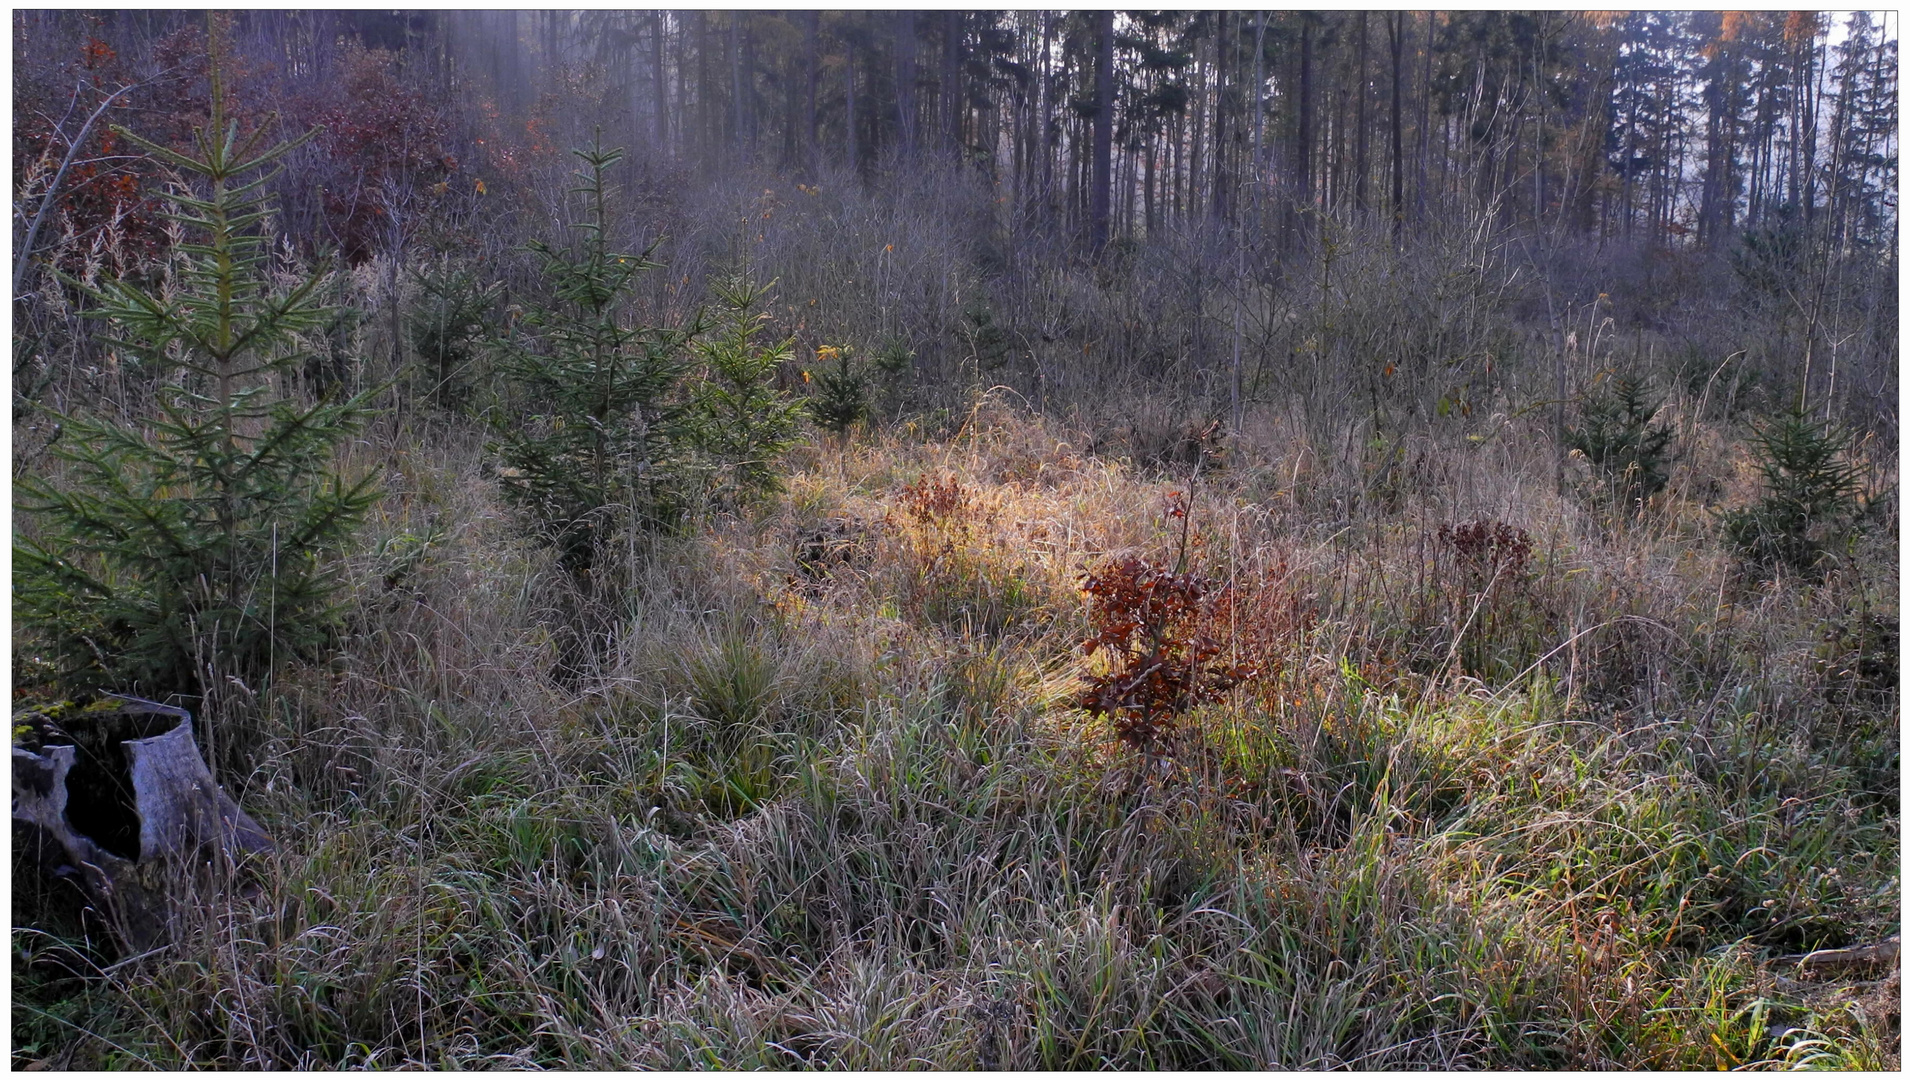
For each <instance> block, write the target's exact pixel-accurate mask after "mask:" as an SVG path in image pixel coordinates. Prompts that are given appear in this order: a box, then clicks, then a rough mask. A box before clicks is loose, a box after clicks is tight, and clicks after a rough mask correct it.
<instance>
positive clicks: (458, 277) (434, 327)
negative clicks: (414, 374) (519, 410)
mask: <svg viewBox="0 0 1910 1080" xmlns="http://www.w3.org/2000/svg"><path fill="white" fill-rule="evenodd" d="M414 276H415V279H416V281H417V284H418V290H419V298H418V302H417V304H416V305H415V306H414V307H413V308H412V310H411V314H410V318H409V319H408V320H407V326H406V331H407V336H408V337H409V338H410V342H411V349H412V351H413V352H414V353H416V354H417V357H418V363H419V366H420V369H421V372H422V374H423V377H424V382H425V386H426V392H427V393H428V395H429V396H430V399H431V400H432V401H433V402H435V403H437V405H438V407H439V408H443V409H456V408H459V407H461V406H463V405H464V404H465V403H466V402H468V401H469V400H470V398H471V393H472V389H473V386H472V383H473V381H474V380H473V374H474V368H475V366H476V364H477V362H478V361H479V359H480V357H481V354H482V352H483V348H484V342H485V341H486V340H487V339H488V338H489V337H490V335H491V332H492V325H491V324H492V316H491V309H492V307H493V306H494V305H495V304H496V303H497V295H498V292H499V289H500V288H501V286H500V285H499V283H496V282H491V283H488V284H487V283H482V282H480V281H478V278H477V274H476V272H475V271H474V270H473V269H472V268H471V267H468V266H460V265H457V264H456V263H453V262H451V261H450V260H444V261H441V262H438V263H435V264H433V265H432V266H430V267H428V268H426V269H425V270H424V271H422V272H419V273H417V274H415V275H414Z"/></svg>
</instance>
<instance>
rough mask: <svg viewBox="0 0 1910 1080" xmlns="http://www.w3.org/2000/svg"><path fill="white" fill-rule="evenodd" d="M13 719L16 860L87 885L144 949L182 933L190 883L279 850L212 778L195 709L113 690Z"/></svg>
mask: <svg viewBox="0 0 1910 1080" xmlns="http://www.w3.org/2000/svg"><path fill="white" fill-rule="evenodd" d="M13 723H14V745H13V829H14V852H15V856H16V858H21V857H24V858H25V859H27V860H29V861H31V862H33V863H37V865H38V867H39V869H40V871H41V872H42V873H44V874H46V875H48V876H50V877H51V878H53V879H55V880H64V881H69V882H71V883H72V884H74V885H77V886H78V887H79V890H80V892H81V893H82V894H83V896H84V898H85V900H86V902H87V903H89V904H90V905H91V906H92V907H93V908H94V909H95V910H96V911H98V912H99V914H101V915H102V916H104V917H105V921H106V923H107V925H108V926H110V927H112V928H113V930H114V932H115V933H116V934H118V936H119V937H120V939H121V941H122V942H123V943H124V944H125V946H126V947H127V948H128V949H130V950H131V951H133V952H144V951H146V950H148V949H151V948H153V947H155V946H156V945H159V944H162V943H163V942H165V941H166V940H167V939H168V938H169V937H170V936H171V932H172V929H173V926H174V922H175V920H176V919H177V917H178V916H179V914H180V913H181V909H182V903H183V901H184V900H185V896H184V895H183V892H184V889H185V887H186V885H187V884H188V883H190V882H193V881H195V880H204V879H206V878H207V876H208V874H210V875H211V876H212V878H213V879H214V880H219V879H221V878H224V876H225V875H224V874H223V873H222V872H225V871H230V870H233V869H235V868H238V867H241V866H242V865H243V863H244V862H245V860H246V859H247V858H248V857H249V856H252V855H257V854H261V853H265V852H269V851H271V850H273V844H272V840H271V838H270V837H268V836H266V834H265V830H263V829H261V828H260V827H259V824H258V822H256V821H254V820H252V818H251V816H250V815H248V814H247V813H246V812H245V811H244V810H241V809H240V808H239V804H238V803H236V802H234V801H233V800H232V797H231V796H230V795H227V794H226V792H225V790H224V789H223V788H221V787H220V786H219V785H218V783H217V782H215V781H214V780H213V778H212V772H211V770H210V769H208V768H207V767H206V762H205V758H204V757H202V756H201V755H200V753H199V744H198V742H197V740H196V739H195V738H194V735H193V725H192V715H191V714H190V713H188V712H187V711H186V710H184V709H179V708H174V707H172V706H170V705H161V704H159V703H158V702H153V701H144V700H141V699H139V698H129V697H118V696H111V697H106V698H102V699H101V700H99V701H97V702H92V703H88V704H77V703H70V702H69V703H65V704H62V705H59V706H53V707H48V708H44V709H31V710H27V711H24V712H20V713H16V714H15V715H14V718H13ZM226 880H229V878H227V879H226Z"/></svg>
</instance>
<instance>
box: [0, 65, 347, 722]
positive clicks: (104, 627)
mask: <svg viewBox="0 0 1910 1080" xmlns="http://www.w3.org/2000/svg"><path fill="white" fill-rule="evenodd" d="M215 36H216V35H215ZM214 49H215V52H214V57H213V63H212V65H211V69H212V70H211V84H212V85H211V103H212V104H211V117H210V122H209V123H208V124H207V126H206V127H204V128H202V129H199V130H198V131H197V132H196V133H195V135H194V147H193V150H192V152H191V153H184V154H182V153H176V152H174V151H172V150H170V149H167V148H165V147H163V146H159V145H157V144H155V143H152V142H150V141H147V140H145V139H142V138H140V137H138V136H137V135H134V134H132V133H131V132H127V131H124V130H123V129H122V130H121V131H120V133H121V135H122V136H123V137H125V138H127V139H128V140H130V141H132V142H134V143H136V144H137V145H139V146H140V147H141V148H143V149H144V150H145V151H146V152H147V153H149V154H152V155H153V156H154V157H156V158H158V159H160V160H161V161H163V162H165V163H166V164H168V165H170V166H172V167H173V168H174V169H176V170H177V171H178V173H179V174H180V175H181V176H182V177H184V178H186V179H187V180H188V181H189V182H190V185H191V187H190V190H175V191H173V192H172V193H170V194H167V195H166V196H164V197H165V199H166V200H167V202H168V203H170V205H171V212H172V217H173V220H174V221H176V222H177V223H178V225H179V226H180V227H181V229H182V230H183V235H184V237H185V239H184V242H183V243H181V244H180V245H179V246H178V247H177V249H176V250H175V251H174V253H173V265H172V266H171V268H170V271H169V274H168V278H169V282H168V284H167V285H166V286H165V287H164V288H163V289H160V290H158V291H149V290H147V289H144V288H141V287H140V286H138V285H135V284H133V283H131V282H127V281H117V282H108V283H105V284H103V285H102V286H100V288H99V289H98V290H97V291H95V292H94V293H93V296H94V299H95V300H96V302H97V306H96V307H95V308H94V309H93V310H92V312H91V314H92V315H93V316H95V317H99V318H103V319H105V320H107V321H108V323H109V325H110V327H111V331H110V333H111V338H110V339H109V341H108V342H107V344H108V347H110V348H113V349H116V350H118V351H120V352H121V354H122V355H124V356H126V357H128V358H129V359H130V360H133V361H136V362H137V363H138V364H139V365H140V366H141V367H143V368H144V369H145V370H147V371H151V372H154V373H156V374H157V375H158V377H159V378H160V379H161V381H162V384H161V387H160V389H159V392H158V394H157V403H156V415H151V416H146V417H139V418H121V419H115V418H112V417H109V416H104V415H92V416H82V415H67V416H61V417H59V418H58V419H59V422H60V424H61V425H62V430H63V435H62V437H61V438H60V440H59V441H58V443H57V444H56V445H55V446H54V448H53V451H52V452H53V455H54V456H55V457H57V458H58V459H59V460H60V461H62V462H63V463H65V465H66V469H65V470H64V472H65V475H64V476H60V477H54V476H26V477H23V478H21V479H20V480H19V481H18V485H17V488H16V498H17V500H18V503H17V505H18V507H19V509H20V510H22V511H23V512H24V513H25V514H27V515H29V516H31V518H32V519H33V520H34V522H35V524H36V526H37V529H36V530H35V535H34V536H33V537H32V538H30V539H24V538H21V539H16V544H15V548H14V615H15V618H16V619H17V620H18V621H19V623H20V624H22V625H23V626H24V627H26V628H28V629H29V635H28V640H29V641H32V642H34V643H36V644H38V645H40V646H43V647H44V648H45V649H46V653H45V654H43V655H44V658H45V659H48V660H51V661H52V662H54V663H55V664H56V665H57V666H58V671H59V674H60V675H61V676H63V680H62V681H63V682H64V683H65V684H66V685H67V686H68V688H69V689H74V690H92V689H111V690H124V691H132V692H135V693H141V694H146V695H149V696H155V697H157V696H163V695H167V694H181V695H187V696H191V697H199V696H201V695H203V694H204V693H205V691H206V690H207V688H208V687H209V686H211V685H214V684H215V683H222V682H223V681H224V680H226V679H232V678H236V679H238V680H240V681H242V682H243V683H245V684H246V685H248V686H250V687H253V688H255V689H256V688H257V687H258V686H259V685H260V682H261V680H263V679H265V678H267V677H269V676H270V675H271V673H272V670H273V668H274V667H275V666H276V665H278V664H280V663H283V662H284V661H287V660H290V659H293V658H295V657H299V656H301V655H307V654H309V653H310V652H311V651H312V650H313V649H315V648H316V647H318V646H319V645H321V644H322V643H323V642H324V641H325V640H326V638H327V636H328V634H329V633H330V631H331V630H332V629H333V627H334V624H335V618H334V615H335V605H334V599H335V595H336V591H337V587H338V586H337V582H336V580H335V578H334V576H333V575H332V573H331V562H332V560H331V556H333V555H335V554H336V553H337V551H338V550H339V548H340V547H341V546H342V545H343V544H344V543H345V542H346V541H347V539H348V538H349V537H350V535H351V533H352V531H353V530H354V528H355V527H356V525H357V523H358V522H359V520H360V519H361V518H362V516H363V514H364V512H365V511H366V509H367V508H368V507H369V505H370V503H371V501H372V498H373V493H372V486H371V478H369V477H367V478H365V479H363V480H359V481H357V482H348V481H346V480H345V479H344V478H342V477H341V476H340V475H339V474H338V472H337V471H336V468H335V465H334V452H335V449H336V447H337V444H338V442H339V440H341V439H342V438H344V437H345V436H347V435H348V434H350V433H351V432H353V431H355V430H357V428H358V427H359V425H360V424H361V423H362V421H363V419H364V417H365V416H366V414H367V411H368V409H367V406H368V402H367V399H366V396H365V395H363V394H361V395H358V396H355V397H351V398H349V399H345V400H339V399H338V398H336V397H328V398H326V399H324V400H320V401H318V402H317V403H315V404H312V403H307V402H304V401H301V400H300V399H299V398H297V397H295V396H293V394H292V393H291V392H290V382H291V376H292V373H293V372H294V371H295V370H296V369H297V368H298V366H299V365H300V364H301V363H302V362H303V361H304V360H305V359H306V353H305V351H303V350H302V348H301V346H300V335H301V334H305V333H308V332H310V331H312V330H314V329H316V328H319V327H321V326H323V325H324V324H325V322H326V320H327V318H328V316H329V314H330V312H329V311H328V309H327V308H325V307H324V306H323V305H322V304H321V303H320V302H319V300H318V299H317V298H318V296H319V295H320V290H321V286H322V284H323V283H324V281H325V280H326V278H327V276H328V275H327V274H325V273H323V272H313V273H310V274H307V275H305V276H303V277H302V278H301V279H299V280H298V281H297V282H296V283H295V284H292V285H291V286H290V287H289V288H287V287H282V286H280V285H277V284H275V283H274V281H273V275H272V273H271V272H270V271H271V265H270V264H271V261H272V259H273V257H274V256H273V250H272V237H271V236H270V234H269V227H268V220H269V219H268V212H269V204H268V200H267V198H266V196H265V194H264V191H265V185H266V184H267V183H268V182H269V181H270V180H271V178H272V176H273V175H274V174H275V173H276V170H275V169H270V168H269V167H270V166H271V165H272V164H273V163H274V162H276V161H277V160H278V159H280V158H282V157H283V156H284V155H285V154H286V153H287V152H289V151H290V150H292V149H293V148H294V147H296V146H297V145H299V144H300V143H302V142H303V141H305V139H308V138H310V137H311V133H308V134H307V135H306V136H305V137H304V138H301V139H295V140H292V141H289V142H283V143H280V144H278V145H275V146H270V147H268V148H265V149H261V144H262V143H263V142H264V139H265V134H266V133H267V132H268V131H271V130H272V129H273V128H274V124H273V122H272V121H271V120H270V119H268V120H267V121H266V122H264V123H261V124H260V125H258V127H257V129H256V130H254V131H253V132H251V133H249V134H241V132H240V131H239V127H238V125H237V124H236V123H235V122H233V121H231V120H230V119H228V117H227V116H226V113H225V108H224V93H223V86H222V85H221V80H220V73H219V68H218V63H217V61H218V56H217V44H216V42H215V45H214ZM16 640H19V639H16ZM19 647H20V646H18V645H16V648H19Z"/></svg>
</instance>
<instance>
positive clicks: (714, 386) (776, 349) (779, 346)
mask: <svg viewBox="0 0 1910 1080" xmlns="http://www.w3.org/2000/svg"><path fill="white" fill-rule="evenodd" d="M768 292H769V290H768V288H767V287H761V288H759V287H756V286H754V285H752V284H750V282H749V279H748V278H747V277H746V276H744V275H738V276H736V277H734V278H732V279H730V280H729V281H726V282H723V283H721V284H719V285H717V286H716V297H717V304H718V310H719V312H720V314H719V320H720V328H719V329H718V330H717V331H716V332H715V333H713V334H711V335H710V336H707V337H704V338H700V339H698V340H697V341H696V342H695V343H694V346H693V349H694V352H695V355H696V357H697V360H698V361H699V362H700V364H701V365H702V371H701V372H700V377H699V379H698V381H697V383H696V386H695V389H694V391H693V393H692V400H693V402H694V410H693V413H692V416H691V418H690V419H691V437H692V440H693V442H694V444H695V446H696V448H697V450H698V451H699V452H700V453H701V454H702V456H703V460H704V463H705V466H706V468H705V471H706V472H707V473H708V483H709V485H710V490H711V492H712V494H714V495H716V496H717V497H719V498H730V499H737V500H748V499H752V498H755V497H757V496H760V495H765V494H770V493H773V492H777V491H780V490H782V479H781V477H780V476H779V475H778V473H777V470H776V463H777V459H779V458H781V457H782V455H783V454H784V453H785V452H787V451H788V450H789V448H790V447H791V446H794V445H795V444H796V437H797V431H798V429H799V427H800V424H801V415H802V405H801V403H800V402H797V401H795V400H792V399H791V398H790V397H789V396H788V395H787V394H784V393H783V392H782V391H780V390H778V389H776V385H775V379H776V371H777V369H778V368H780V367H781V366H782V365H783V364H785V363H787V362H788V361H789V358H790V352H791V349H792V347H793V345H794V342H792V341H791V340H790V339H788V338H784V339H782V340H780V341H777V342H776V343H774V344H772V345H767V346H765V345H761V344H758V343H757V341H756V337H757V335H758V334H760V333H761V332H762V330H763V324H764V323H765V322H766V321H767V320H768V319H769V315H768V313H767V312H765V311H763V310H762V306H763V298H764V297H765V296H766V295H768Z"/></svg>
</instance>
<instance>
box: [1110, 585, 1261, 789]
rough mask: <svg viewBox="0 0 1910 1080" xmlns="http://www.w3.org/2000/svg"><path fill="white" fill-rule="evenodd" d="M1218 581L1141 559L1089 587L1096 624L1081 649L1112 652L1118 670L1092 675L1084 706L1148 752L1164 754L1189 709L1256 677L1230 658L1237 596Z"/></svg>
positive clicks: (1123, 738) (1132, 743) (1120, 735)
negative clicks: (1229, 640)
mask: <svg viewBox="0 0 1910 1080" xmlns="http://www.w3.org/2000/svg"><path fill="white" fill-rule="evenodd" d="M1217 584H1218V583H1217V582H1214V581H1213V580H1211V579H1209V578H1205V577H1202V576H1200V575H1198V574H1191V573H1177V572H1175V571H1173V570H1169V569H1166V568H1164V567H1158V566H1155V565H1153V564H1151V563H1148V562H1145V561H1143V560H1140V559H1135V558H1127V559H1116V560H1113V561H1110V562H1108V563H1106V564H1104V565H1103V566H1101V567H1100V569H1098V570H1096V571H1095V572H1094V573H1091V574H1089V575H1088V577H1087V579H1086V581H1084V582H1083V583H1082V586H1081V587H1082V590H1083V591H1085V592H1086V593H1087V594H1088V596H1089V605H1090V611H1089V618H1090V619H1091V621H1092V623H1093V626H1094V634H1093V636H1091V637H1089V638H1088V639H1087V640H1086V641H1084V642H1082V647H1083V649H1085V650H1086V651H1087V653H1088V655H1090V656H1092V655H1094V654H1095V653H1096V652H1099V651H1103V650H1105V651H1106V652H1108V653H1109V654H1111V656H1112V658H1113V669H1112V670H1111V671H1108V672H1107V673H1105V674H1099V675H1089V676H1088V677H1087V684H1088V685H1087V688H1086V689H1085V690H1083V691H1082V693H1081V696H1080V698H1079V699H1078V703H1079V704H1080V706H1081V707H1082V708H1083V709H1086V710H1087V711H1088V712H1089V713H1091V714H1092V715H1095V716H1106V717H1109V718H1110V719H1111V720H1112V722H1113V724H1114V732H1115V734H1116V735H1117V736H1119V737H1120V739H1121V741H1122V742H1125V743H1127V744H1128V745H1129V746H1132V747H1134V748H1135V749H1137V750H1140V751H1142V752H1143V753H1148V754H1151V753H1153V752H1155V751H1156V750H1157V749H1159V748H1160V746H1161V745H1162V744H1163V743H1164V742H1165V741H1166V739H1167V738H1168V736H1169V735H1171V734H1172V732H1173V730H1174V725H1175V722H1176V720H1177V719H1178V718H1179V717H1180V716H1181V714H1183V713H1185V712H1186V711H1187V710H1188V709H1191V708H1193V707H1194V706H1196V705H1199V704H1202V703H1204V702H1209V701H1214V700H1216V699H1217V698H1219V697H1220V695H1222V694H1224V693H1226V692H1227V691H1228V690H1230V689H1232V688H1234V687H1235V686H1238V685H1239V684H1240V683H1241V682H1243V681H1245V680H1247V679H1250V678H1252V677H1253V676H1254V675H1255V673H1256V672H1255V669H1254V668H1253V667H1251V666H1250V665H1245V664H1230V663H1227V662H1226V660H1225V659H1224V657H1225V655H1226V653H1227V652H1228V647H1227V643H1226V627H1227V626H1228V625H1229V623H1230V621H1231V620H1230V618H1229V614H1230V609H1231V605H1232V601H1233V596H1232V591H1231V590H1230V589H1225V588H1218V587H1217Z"/></svg>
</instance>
